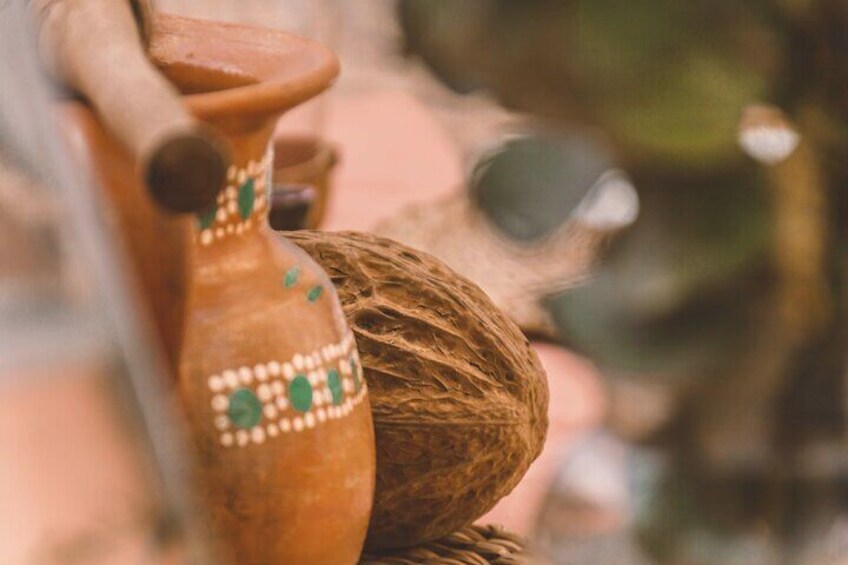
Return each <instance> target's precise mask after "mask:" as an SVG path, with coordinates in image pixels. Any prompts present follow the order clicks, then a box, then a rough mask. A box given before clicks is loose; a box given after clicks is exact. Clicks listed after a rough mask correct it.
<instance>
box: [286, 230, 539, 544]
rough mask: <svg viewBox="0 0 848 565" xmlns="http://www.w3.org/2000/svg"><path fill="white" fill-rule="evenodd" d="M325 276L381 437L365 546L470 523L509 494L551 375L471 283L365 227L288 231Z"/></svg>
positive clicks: (534, 439) (532, 453) (522, 467)
mask: <svg viewBox="0 0 848 565" xmlns="http://www.w3.org/2000/svg"><path fill="white" fill-rule="evenodd" d="M286 235H287V237H289V238H290V240H291V241H293V242H294V243H295V244H297V245H299V246H300V247H302V248H303V249H304V250H305V251H306V252H307V253H309V254H310V255H311V256H312V258H313V259H315V260H316V261H317V262H318V263H319V264H320V265H321V266H322V267H323V268H324V269H325V271H326V272H327V273H328V274H329V276H330V278H331V279H332V281H333V283H334V284H335V286H336V288H337V290H338V294H339V298H340V299H341V302H342V306H343V308H344V312H345V317H346V318H347V320H348V323H349V324H350V325H351V327H353V329H354V332H355V334H356V342H357V347H358V349H359V352H360V356H361V359H362V364H363V366H364V368H365V378H366V381H367V383H368V386H369V392H370V396H371V404H372V408H373V414H374V425H375V430H376V438H377V488H376V494H375V498H376V499H375V506H374V511H373V514H372V518H371V524H370V526H369V533H368V542H367V547H370V548H379V547H404V546H410V545H414V544H417V543H421V542H426V541H431V540H434V539H436V538H439V537H441V536H444V535H446V534H448V533H450V532H452V531H455V530H457V529H460V528H462V527H465V526H467V525H468V524H470V523H471V522H472V521H474V520H475V519H476V518H478V517H480V516H481V515H483V514H484V513H485V512H486V511H488V510H489V509H490V508H492V506H494V504H495V503H496V502H497V501H498V500H499V499H500V498H502V497H503V496H504V495H506V494H507V493H509V492H510V491H511V490H512V488H513V487H514V486H515V485H516V484H517V483H518V481H519V480H520V479H521V477H522V476H523V475H524V473H525V472H526V470H527V468H528V467H529V466H530V463H531V462H532V461H533V460H534V459H535V458H536V457H537V456H538V455H539V452H540V451H541V449H542V445H543V443H544V438H545V433H546V431H547V426H548V420H547V407H548V388H547V381H546V378H545V373H544V371H543V369H542V366H541V364H540V363H539V360H538V358H537V356H536V354H535V352H534V351H533V349H532V348H531V347H530V344H529V343H528V341H527V339H526V338H525V337H524V335H523V334H522V333H521V331H520V330H519V329H518V327H517V326H516V325H515V324H514V323H513V322H511V321H510V320H509V319H507V317H506V316H504V315H503V314H502V313H501V312H500V311H499V310H498V309H497V308H496V307H495V306H494V304H493V303H492V302H491V301H490V300H489V298H488V297H487V296H486V295H485V294H484V293H483V291H482V290H480V289H479V287H477V286H476V285H474V284H473V283H471V282H470V281H468V280H467V279H464V278H462V277H460V276H459V275H457V274H456V273H454V272H453V271H451V270H450V269H449V268H448V267H446V266H445V265H444V264H443V263H441V262H439V261H438V260H436V259H435V258H433V257H431V256H429V255H427V254H425V253H422V252H419V251H416V250H413V249H411V248H409V247H406V246H404V245H401V244H399V243H396V242H394V241H391V240H388V239H384V238H380V237H377V236H373V235H370V234H362V233H354V232H340V233H324V232H314V231H299V232H292V233H287V234H286Z"/></svg>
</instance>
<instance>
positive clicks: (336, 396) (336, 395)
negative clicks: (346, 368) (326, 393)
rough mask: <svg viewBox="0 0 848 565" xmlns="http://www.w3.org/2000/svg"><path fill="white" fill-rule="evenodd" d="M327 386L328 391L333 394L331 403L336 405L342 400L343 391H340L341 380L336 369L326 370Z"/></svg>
mask: <svg viewBox="0 0 848 565" xmlns="http://www.w3.org/2000/svg"><path fill="white" fill-rule="evenodd" d="M327 386H328V387H330V392H331V393H332V395H333V404H335V405H336V406H338V405H339V404H341V403H342V400H344V393H343V392H342V381H341V378H340V377H339V372H338V371H337V370H335V369H330V370H329V371H327Z"/></svg>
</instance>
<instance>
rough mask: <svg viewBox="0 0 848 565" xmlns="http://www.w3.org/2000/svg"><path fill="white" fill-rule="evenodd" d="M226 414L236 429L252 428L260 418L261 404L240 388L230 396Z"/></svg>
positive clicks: (251, 392) (253, 395) (247, 391)
mask: <svg viewBox="0 0 848 565" xmlns="http://www.w3.org/2000/svg"><path fill="white" fill-rule="evenodd" d="M307 384H309V383H307ZM227 413H228V415H229V417H230V420H231V421H232V422H233V425H234V426H236V427H237V428H244V429H247V428H252V427H253V426H255V425H256V424H258V423H259V420H260V419H261V418H262V403H261V402H260V401H259V399H258V398H257V397H256V395H255V394H253V391H251V390H250V389H246V388H240V389H238V390H237V391H235V392H233V393H232V394H231V395H230V407H229V409H228V411H227Z"/></svg>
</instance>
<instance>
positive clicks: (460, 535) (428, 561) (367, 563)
mask: <svg viewBox="0 0 848 565" xmlns="http://www.w3.org/2000/svg"><path fill="white" fill-rule="evenodd" d="M525 544H526V542H525V540H524V539H523V538H521V537H520V536H517V535H515V534H511V533H509V532H507V531H505V530H503V529H502V528H501V527H500V526H477V525H474V526H468V527H467V528H464V529H462V530H459V531H457V532H454V533H452V534H450V535H448V536H445V537H443V538H441V539H438V540H436V541H432V542H430V543H425V544H421V545H417V546H415V547H412V548H407V549H400V550H393V551H382V552H380V553H379V554H378V553H366V554H364V555H363V556H362V560H361V561H360V562H359V565H529V564H530V560H529V558H528V556H527V555H526V553H525V549H524V547H525Z"/></svg>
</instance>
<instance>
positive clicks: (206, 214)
mask: <svg viewBox="0 0 848 565" xmlns="http://www.w3.org/2000/svg"><path fill="white" fill-rule="evenodd" d="M217 213H218V203H217V202H213V203H212V204H211V205H210V206H209V207H208V208H207V209H206V210H204V211H202V212H200V213H199V214H198V215H197V222H198V224H200V229H202V230H205V229H208V228H209V227H211V226H212V224H213V223H214V222H215V214H217Z"/></svg>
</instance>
